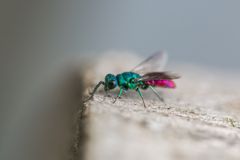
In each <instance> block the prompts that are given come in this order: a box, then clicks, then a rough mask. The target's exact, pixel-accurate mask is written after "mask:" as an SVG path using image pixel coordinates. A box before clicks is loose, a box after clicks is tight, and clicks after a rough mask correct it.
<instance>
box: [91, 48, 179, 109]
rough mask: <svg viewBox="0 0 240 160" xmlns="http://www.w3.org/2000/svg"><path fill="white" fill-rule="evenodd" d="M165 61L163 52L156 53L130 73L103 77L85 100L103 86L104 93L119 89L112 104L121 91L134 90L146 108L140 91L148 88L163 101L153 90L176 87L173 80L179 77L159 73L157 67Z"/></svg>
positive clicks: (167, 73) (168, 73)
mask: <svg viewBox="0 0 240 160" xmlns="http://www.w3.org/2000/svg"><path fill="white" fill-rule="evenodd" d="M165 61H166V54H165V53H163V52H158V53H156V54H154V55H152V56H151V57H149V58H148V59H146V60H145V61H143V62H142V63H140V64H139V65H138V66H137V67H135V68H134V69H133V70H132V71H129V72H123V73H120V74H117V75H113V74H107V75H106V76H105V80H104V81H100V82H99V83H98V84H97V85H96V87H95V88H94V90H93V92H92V93H91V96H90V97H89V98H88V99H87V100H90V99H91V98H93V95H94V94H95V92H96V91H97V89H98V87H99V86H100V85H104V90H105V91H106V92H107V91H109V90H112V89H114V88H116V87H119V88H120V91H119V94H118V96H117V97H116V98H115V100H114V102H116V100H117V99H118V98H120V97H121V95H122V93H123V91H127V90H136V91H137V92H138V94H139V95H140V97H141V99H142V101H143V104H144V107H146V105H145V102H144V99H143V96H142V92H141V89H142V90H146V89H148V88H150V89H151V90H152V91H153V92H154V93H155V94H156V95H157V97H158V98H159V99H160V100H161V101H164V100H163V98H162V97H161V96H160V95H159V94H158V93H157V91H156V90H155V89H154V88H155V87H164V88H175V87H176V85H175V83H174V81H173V79H177V78H179V76H178V75H176V74H173V73H170V72H161V71H159V70H160V68H159V67H160V66H163V64H164V62H165ZM149 70H150V72H149ZM155 70H156V71H155Z"/></svg>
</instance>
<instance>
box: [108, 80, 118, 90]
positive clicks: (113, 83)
mask: <svg viewBox="0 0 240 160" xmlns="http://www.w3.org/2000/svg"><path fill="white" fill-rule="evenodd" d="M115 85H116V84H115V81H110V82H109V83H108V87H109V88H110V89H113V88H114V87H115Z"/></svg>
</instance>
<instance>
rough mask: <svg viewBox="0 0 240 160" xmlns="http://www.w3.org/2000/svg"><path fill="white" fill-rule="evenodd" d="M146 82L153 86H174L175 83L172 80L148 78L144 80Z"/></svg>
mask: <svg viewBox="0 0 240 160" xmlns="http://www.w3.org/2000/svg"><path fill="white" fill-rule="evenodd" d="M145 83H146V84H148V85H150V86H153V87H164V88H175V87H176V84H175V83H174V81H172V80H165V79H162V80H149V81H145Z"/></svg>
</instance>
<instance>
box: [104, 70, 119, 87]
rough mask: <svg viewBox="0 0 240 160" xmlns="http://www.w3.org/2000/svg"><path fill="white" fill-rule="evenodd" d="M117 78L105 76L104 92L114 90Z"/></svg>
mask: <svg viewBox="0 0 240 160" xmlns="http://www.w3.org/2000/svg"><path fill="white" fill-rule="evenodd" d="M117 85H118V84H117V78H116V76H114V75H113V74H107V75H106V76H105V87H104V89H105V91H108V90H111V89H114V88H116V87H117Z"/></svg>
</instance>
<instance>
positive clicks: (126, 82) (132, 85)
mask: <svg viewBox="0 0 240 160" xmlns="http://www.w3.org/2000/svg"><path fill="white" fill-rule="evenodd" d="M140 77H141V76H140V75H139V74H137V73H134V72H123V73H121V74H117V75H116V76H114V75H113V74H107V75H106V76H105V90H106V91H107V90H110V89H114V88H115V87H117V86H118V87H119V88H121V89H123V90H128V89H131V90H136V89H138V88H141V89H147V88H148V85H147V84H145V83H144V82H142V81H139V82H135V81H134V80H135V79H136V78H140Z"/></svg>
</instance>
